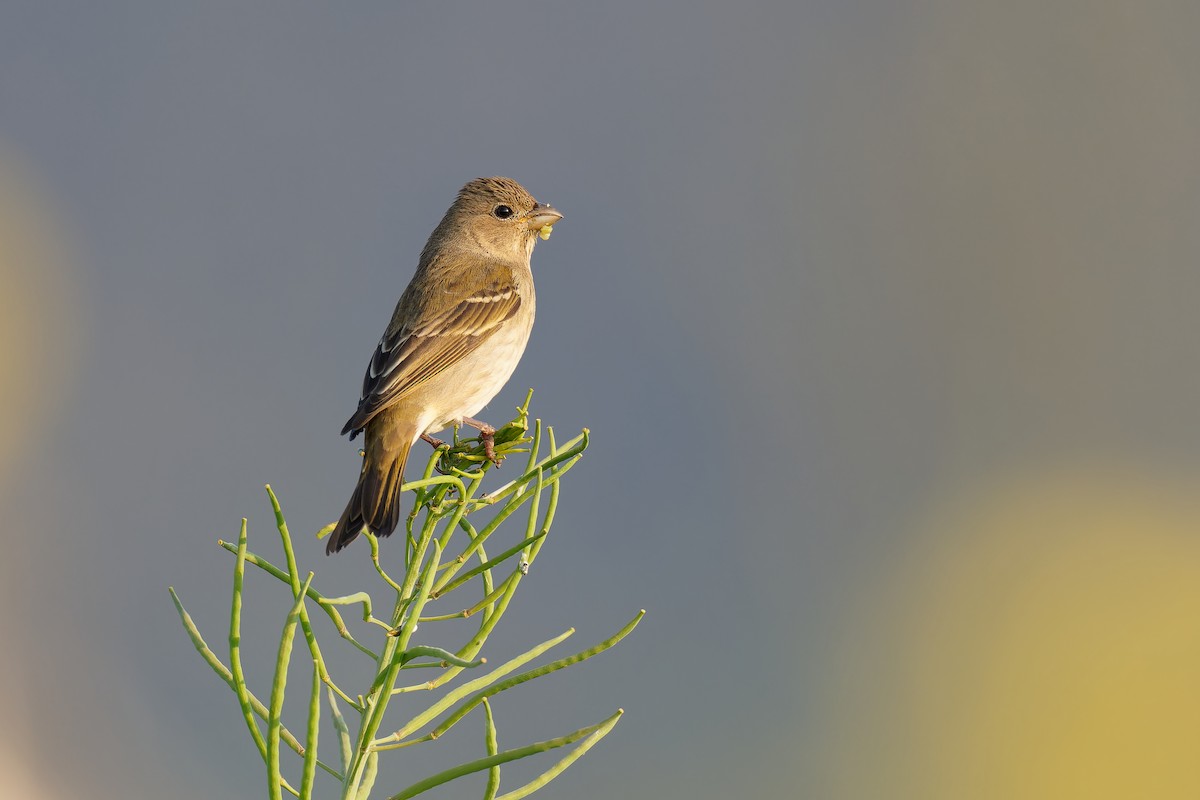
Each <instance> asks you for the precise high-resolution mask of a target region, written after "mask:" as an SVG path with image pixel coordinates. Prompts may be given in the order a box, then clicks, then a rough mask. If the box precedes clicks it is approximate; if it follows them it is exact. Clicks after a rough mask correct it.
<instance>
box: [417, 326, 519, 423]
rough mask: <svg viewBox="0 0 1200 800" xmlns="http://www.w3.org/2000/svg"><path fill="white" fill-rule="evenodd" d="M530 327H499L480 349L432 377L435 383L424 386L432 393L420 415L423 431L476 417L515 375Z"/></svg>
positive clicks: (428, 393)
mask: <svg viewBox="0 0 1200 800" xmlns="http://www.w3.org/2000/svg"><path fill="white" fill-rule="evenodd" d="M522 328H524V329H523V330H522ZM531 328H532V326H513V329H512V330H507V331H506V330H500V331H497V332H496V333H495V335H494V336H493V337H492V338H491V339H489V340H488V341H487V342H485V343H484V344H483V346H481V347H480V348H479V349H478V350H476V351H475V352H473V353H471V354H470V355H469V356H467V357H466V358H464V359H463V360H462V361H460V362H459V363H457V364H455V365H454V366H452V367H450V368H449V369H447V370H446V371H445V372H443V373H441V374H440V375H438V376H437V377H436V378H434V379H433V380H432V381H430V383H431V384H434V386H428V387H427V388H426V387H422V388H423V389H426V391H424V392H422V393H423V394H427V395H428V396H429V397H428V399H427V401H426V403H425V413H424V414H422V415H421V418H422V421H425V428H424V430H423V433H427V434H432V433H436V432H437V431H440V430H442V429H444V428H446V427H448V426H450V425H459V424H461V423H462V419H463V417H474V416H475V415H476V414H478V413H479V412H480V411H481V410H483V407H484V406H486V405H487V404H488V403H489V402H491V400H492V398H493V397H495V396H496V395H497V394H499V392H500V390H501V389H503V388H504V384H506V383H508V379H509V378H511V377H512V374H513V372H514V371H515V370H516V368H517V364H518V363H519V362H520V360H521V354H522V353H524V352H525V345H526V343H527V342H528V341H529V333H530V330H531ZM438 400H441V402H438Z"/></svg>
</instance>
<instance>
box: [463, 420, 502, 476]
mask: <svg viewBox="0 0 1200 800" xmlns="http://www.w3.org/2000/svg"><path fill="white" fill-rule="evenodd" d="M463 424H464V425H470V426H471V427H472V428H476V429H477V430H478V431H479V441H480V442H482V443H483V456H484V458H486V459H487V460H488V461H490V462H492V463H493V464H495V465H496V466H497V467H498V466H500V459H499V458H497V457H496V429H495V428H493V427H492V426H491V425H488V424H487V423H486V422H483V421H481V420H477V419H471V418H470V417H463Z"/></svg>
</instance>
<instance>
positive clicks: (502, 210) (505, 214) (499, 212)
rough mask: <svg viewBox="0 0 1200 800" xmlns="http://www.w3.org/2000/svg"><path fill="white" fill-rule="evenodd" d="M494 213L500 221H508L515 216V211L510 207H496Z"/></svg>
mask: <svg viewBox="0 0 1200 800" xmlns="http://www.w3.org/2000/svg"><path fill="white" fill-rule="evenodd" d="M492 213H493V214H495V215H496V216H497V217H499V218H500V219H508V218H509V217H511V216H512V215H513V210H512V209H511V208H509V207H508V206H496V208H495V209H494V210H493V211H492Z"/></svg>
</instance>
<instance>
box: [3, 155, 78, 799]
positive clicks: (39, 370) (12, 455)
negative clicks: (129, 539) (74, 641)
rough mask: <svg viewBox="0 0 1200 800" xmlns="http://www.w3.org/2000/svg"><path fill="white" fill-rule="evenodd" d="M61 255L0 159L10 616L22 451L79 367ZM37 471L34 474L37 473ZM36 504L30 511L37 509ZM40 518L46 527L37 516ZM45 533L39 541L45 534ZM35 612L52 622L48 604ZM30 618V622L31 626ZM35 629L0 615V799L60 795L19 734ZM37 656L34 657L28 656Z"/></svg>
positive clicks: (24, 604)
mask: <svg viewBox="0 0 1200 800" xmlns="http://www.w3.org/2000/svg"><path fill="white" fill-rule="evenodd" d="M69 249H70V248H69V247H68V246H67V243H66V241H65V237H64V234H63V233H62V230H61V228H60V227H59V226H58V224H57V223H56V221H55V219H54V215H53V214H52V213H51V211H50V210H49V208H48V205H47V203H46V201H45V199H44V197H43V196H42V194H41V193H40V192H39V191H38V189H37V186H36V182H35V181H34V180H33V179H32V178H31V177H30V175H29V174H28V173H26V172H24V171H23V170H22V169H21V168H20V166H19V165H18V164H17V163H16V161H15V160H14V159H12V158H11V157H9V156H7V155H6V154H5V153H4V152H2V151H0V343H3V344H2V345H0V375H2V376H3V384H2V385H3V391H0V509H3V510H4V520H5V522H6V523H7V526H6V528H5V529H4V534H3V535H4V536H5V539H6V541H5V542H4V549H3V553H4V557H3V558H0V602H2V603H3V604H4V607H5V608H8V609H11V610H14V611H15V610H18V609H20V610H24V609H27V608H28V606H29V595H28V590H29V589H30V588H31V584H32V583H35V582H36V578H34V577H33V576H34V575H35V574H37V569H36V567H34V566H33V565H31V564H30V562H29V557H30V554H31V550H32V548H33V547H34V545H33V544H32V543H31V537H30V536H29V535H28V530H29V528H28V525H27V524H26V523H27V522H28V521H29V519H30V513H29V512H30V508H31V503H30V484H31V483H32V482H34V481H36V480H38V477H37V476H39V475H42V474H43V473H44V471H45V469H44V462H40V461H39V459H36V458H30V457H29V455H28V451H29V450H31V449H32V448H36V447H38V443H39V440H40V439H41V438H42V437H44V436H45V435H46V432H47V431H48V430H52V426H53V424H54V415H55V414H56V413H57V412H59V411H60V410H61V409H62V408H63V407H64V406H65V404H66V401H67V399H68V398H67V393H68V392H69V391H70V388H71V386H72V383H73V381H72V378H73V376H74V374H75V372H76V370H77V368H78V364H79V350H80V327H81V325H80V303H79V294H78V287H77V284H76V280H75V279H74V278H73V275H72V273H73V270H72V267H71V263H70V260H69V258H68V257H67V253H68V251H69ZM39 463H41V464H42V466H37V465H38V464H39ZM45 500H46V497H45V496H41V497H39V498H37V499H36V500H34V501H33V502H34V503H39V502H45ZM39 518H40V519H42V520H43V522H44V521H45V520H46V519H47V516H46V514H44V513H42V514H40V515H39ZM49 519H50V520H51V523H52V524H51V525H44V526H43V529H41V530H39V533H52V532H54V530H53V523H56V522H58V518H57V517H56V516H50V517H49ZM38 611H39V614H52V615H53V614H58V613H60V611H59V609H57V608H54V607H52V606H51V605H50V604H47V603H39V604H38ZM35 619H36V618H35ZM37 624H38V623H37V621H33V622H31V621H30V619H29V618H28V617H27V615H25V614H23V613H10V614H5V615H4V621H3V622H0V639H2V640H3V641H6V642H10V643H15V642H18V641H19V642H22V643H24V644H22V645H21V646H17V645H15V644H13V645H12V646H10V647H7V648H4V649H2V650H0V685H2V686H3V687H4V688H3V689H0V703H2V704H3V707H4V713H3V719H4V722H5V726H4V733H0V741H3V757H2V758H0V776H3V777H2V778H0V796H3V797H13V798H16V797H20V798H29V800H42V799H43V798H49V797H55V796H59V795H57V794H56V793H54V792H53V791H52V790H51V788H50V787H49V783H50V782H49V781H47V780H46V778H45V776H44V775H43V774H41V773H40V772H39V769H38V765H37V762H36V760H35V759H34V758H33V757H32V756H33V754H34V753H35V752H36V750H37V748H38V742H37V741H36V739H35V738H34V737H31V736H29V735H28V731H29V730H30V728H29V722H30V720H31V719H32V715H33V714H34V713H35V712H34V707H35V703H36V701H35V699H34V698H35V691H38V690H35V689H34V687H35V686H37V680H36V675H37V671H38V669H39V661H38V659H39V658H40V657H43V656H41V655H40V653H41V646H40V645H37V646H35V647H34V649H33V650H32V651H31V649H30V646H29V643H31V642H36V641H39V639H38V634H37V633H36V631H37ZM34 654H38V655H34Z"/></svg>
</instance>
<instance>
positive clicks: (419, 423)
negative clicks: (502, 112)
mask: <svg viewBox="0 0 1200 800" xmlns="http://www.w3.org/2000/svg"><path fill="white" fill-rule="evenodd" d="M560 219H562V214H560V213H558V212H557V211H555V210H554V209H553V208H551V207H550V206H548V205H545V204H543V203H538V202H537V201H536V200H534V199H533V197H532V196H531V195H530V194H529V192H527V191H525V189H524V188H523V187H522V186H521V185H520V184H519V183H517V182H516V181H514V180H510V179H508V178H479V179H477V180H473V181H471V182H470V183H468V184H467V185H466V186H464V187H463V188H462V191H460V192H459V193H458V197H457V198H456V199H455V201H454V203H453V204H452V205H451V206H450V209H449V210H448V211H447V212H446V215H445V216H444V217H442V221H441V222H440V223H438V226H437V228H435V229H434V231H433V233H432V234H431V235H430V236H429V241H428V242H426V244H425V249H424V250H422V251H421V260H420V263H418V264H417V271H416V274H414V275H413V278H412V281H411V282H410V283H409V284H408V288H407V289H405V290H404V294H403V295H401V297H400V302H399V303H397V304H396V311H395V312H394V313H393V314H392V321H391V322H390V323H389V324H388V327H387V330H386V331H384V334H383V338H382V339H380V341H379V345H378V346H377V347H376V348H375V353H374V355H372V356H371V363H370V365H369V366H368V367H367V374H366V376H365V377H364V378H363V389H362V398H361V399H360V400H359V401H358V410H357V411H355V412H354V416H352V417H350V420H349V421H348V422H347V423H346V427H345V428H343V429H342V433H343V434H346V433H349V434H350V438H351V439H353V438H354V437H355V436H357V435H358V433H359V431H362V430H365V431H366V446H365V447H364V451H365V454H364V456H363V465H362V473H361V474H360V475H359V478H358V485H357V486H355V487H354V494H353V495H351V497H350V502H349V504H348V505H347V506H346V510H345V511H343V512H342V517H341V519H339V520H338V523H337V526H336V527H334V529H333V533H331V534H330V536H329V544H328V545H327V546H326V548H325V552H326V553H336V552H337V551H339V550H341V549H342V548H343V547H345V546H346V545H348V544H349V543H350V542H352V541H353V540H354V539H355V537H357V536H358V534H359V532H360V531H361V530H362V529H363V526H364V525H365V526H366V527H368V528H369V529H370V530H371V532H372V533H374V534H375V535H377V536H387V535H389V534H390V533H391V532H392V531H393V530H395V528H396V525H397V524H398V523H399V521H400V484H401V483H402V482H403V480H404V464H405V462H406V461H407V460H408V451H409V449H410V448H411V447H412V446H413V444H414V443H415V442H416V440H417V439H421V438H423V439H426V440H427V441H430V442H431V443H433V442H435V440H433V439H431V438H430V436H429V435H430V434H432V433H436V432H437V431H440V430H442V429H443V428H445V427H446V426H448V425H458V424H463V423H465V424H467V425H471V426H472V427H475V428H478V429H479V430H480V432H481V433H482V434H483V438H484V444H485V448H486V451H487V452H488V454H489V456H490V457H491V458H492V459H493V460H494V458H495V455H494V453H493V452H492V451H491V447H488V446H487V445H490V443H491V442H490V439H489V437H490V436H491V435H492V434H494V433H495V429H494V428H492V427H491V426H490V425H488V424H487V423H484V422H480V421H478V420H475V419H472V416H473V415H475V414H477V413H479V411H480V409H482V408H483V407H484V406H485V405H487V403H488V401H490V400H491V399H492V398H493V397H495V396H496V393H497V392H499V391H500V389H501V388H503V386H504V384H505V383H506V382H507V381H508V379H509V377H510V376H511V375H512V374H513V370H515V369H516V368H517V362H518V361H520V360H521V354H522V353H523V352H524V351H525V344H526V342H528V341H529V332H530V330H532V328H533V312H534V294H533V273H532V272H530V269H529V257H530V255H532V253H533V245H534V243H535V242H536V240H537V237H538V235H539V234H540V235H541V236H542V238H543V239H545V238H548V237H549V235H550V227H551V226H552V225H554V223H556V222H558V221H559V220H560Z"/></svg>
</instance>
